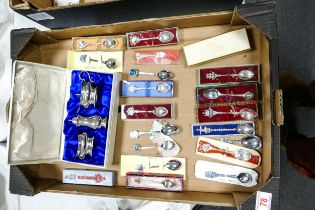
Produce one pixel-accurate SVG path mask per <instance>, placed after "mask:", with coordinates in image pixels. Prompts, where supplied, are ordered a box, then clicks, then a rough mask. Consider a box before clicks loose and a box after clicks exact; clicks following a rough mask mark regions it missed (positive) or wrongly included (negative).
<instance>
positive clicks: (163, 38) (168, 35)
mask: <svg viewBox="0 0 315 210" xmlns="http://www.w3.org/2000/svg"><path fill="white" fill-rule="evenodd" d="M153 39H158V40H159V41H160V42H162V43H167V42H170V41H172V39H174V34H173V33H172V32H170V31H162V32H160V34H159V36H157V37H150V38H140V37H138V36H133V37H132V38H131V40H130V43H131V44H132V45H136V44H138V43H139V42H140V41H146V40H153Z"/></svg>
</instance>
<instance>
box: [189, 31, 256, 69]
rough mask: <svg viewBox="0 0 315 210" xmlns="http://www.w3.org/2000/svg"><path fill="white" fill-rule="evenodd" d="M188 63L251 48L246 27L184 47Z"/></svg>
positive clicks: (210, 59) (204, 60)
mask: <svg viewBox="0 0 315 210" xmlns="http://www.w3.org/2000/svg"><path fill="white" fill-rule="evenodd" d="M183 49H184V53H185V57H186V61H187V65H188V66H193V65H197V64H199V63H204V62H207V61H212V60H215V59H218V58H222V57H225V56H228V55H232V54H236V53H240V52H244V51H246V50H250V49H251V47H250V43H249V39H248V36H247V31H246V29H245V28H242V29H238V30H235V31H231V32H227V33H224V34H221V35H218V36H215V37H211V38H208V39H205V40H203V41H199V42H196V43H193V44H190V45H186V46H184V47H183Z"/></svg>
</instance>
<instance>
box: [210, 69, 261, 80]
mask: <svg viewBox="0 0 315 210" xmlns="http://www.w3.org/2000/svg"><path fill="white" fill-rule="evenodd" d="M226 76H231V77H238V78H240V79H241V80H249V79H251V78H253V77H254V76H255V74H254V72H253V71H251V70H242V71H240V72H239V73H238V74H216V73H214V72H210V73H207V74H206V78H207V79H211V80H215V79H216V78H217V77H226Z"/></svg>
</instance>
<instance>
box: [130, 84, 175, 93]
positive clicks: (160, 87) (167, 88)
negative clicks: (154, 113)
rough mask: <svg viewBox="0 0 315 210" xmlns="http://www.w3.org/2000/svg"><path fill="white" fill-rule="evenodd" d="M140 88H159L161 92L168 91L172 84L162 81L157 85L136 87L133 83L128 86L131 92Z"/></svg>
mask: <svg viewBox="0 0 315 210" xmlns="http://www.w3.org/2000/svg"><path fill="white" fill-rule="evenodd" d="M138 90H157V91H158V92H159V93H166V92H168V91H170V90H171V86H170V85H169V84H167V83H165V82H161V83H159V84H158V85H157V86H155V87H145V88H139V87H136V86H134V85H131V86H129V87H128V91H129V92H130V93H134V92H136V91H138Z"/></svg>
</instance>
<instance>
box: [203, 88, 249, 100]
mask: <svg viewBox="0 0 315 210" xmlns="http://www.w3.org/2000/svg"><path fill="white" fill-rule="evenodd" d="M203 96H204V97H206V98H208V99H217V98H219V97H220V96H237V97H243V98H245V99H252V98H253V97H254V94H253V93H252V92H249V91H248V92H246V93H243V94H223V93H220V92H219V91H218V90H217V89H208V90H205V91H204V92H203Z"/></svg>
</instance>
